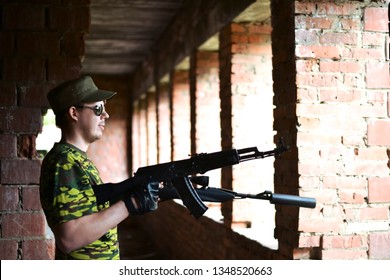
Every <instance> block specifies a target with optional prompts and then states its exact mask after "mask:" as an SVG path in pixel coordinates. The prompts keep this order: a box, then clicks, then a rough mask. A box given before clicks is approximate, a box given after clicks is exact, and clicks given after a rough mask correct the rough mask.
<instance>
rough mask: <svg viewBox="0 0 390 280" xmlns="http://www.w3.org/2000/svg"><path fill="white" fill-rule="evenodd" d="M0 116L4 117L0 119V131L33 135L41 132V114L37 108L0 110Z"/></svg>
mask: <svg viewBox="0 0 390 280" xmlns="http://www.w3.org/2000/svg"><path fill="white" fill-rule="evenodd" d="M0 114H1V115H2V116H4V118H2V119H0V130H3V131H7V132H25V133H33V134H36V133H38V132H41V130H42V114H41V111H40V110H39V109H38V108H37V109H30V108H12V109H0Z"/></svg>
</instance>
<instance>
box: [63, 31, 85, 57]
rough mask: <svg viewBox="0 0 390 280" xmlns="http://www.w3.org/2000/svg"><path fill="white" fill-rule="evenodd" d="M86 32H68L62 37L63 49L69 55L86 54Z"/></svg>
mask: <svg viewBox="0 0 390 280" xmlns="http://www.w3.org/2000/svg"><path fill="white" fill-rule="evenodd" d="M85 36H86V35H85V33H83V32H68V33H66V35H65V36H64V38H63V39H62V51H63V53H64V54H66V55H68V56H84V54H85V39H84V37H85Z"/></svg>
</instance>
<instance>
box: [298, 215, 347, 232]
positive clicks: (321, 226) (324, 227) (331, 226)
mask: <svg viewBox="0 0 390 280" xmlns="http://www.w3.org/2000/svg"><path fill="white" fill-rule="evenodd" d="M341 227H342V222H341V217H340V219H318V220H311V219H300V220H299V226H298V231H303V232H317V233H319V232H322V233H331V232H339V231H340V229H341Z"/></svg>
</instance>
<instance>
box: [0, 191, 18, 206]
mask: <svg viewBox="0 0 390 280" xmlns="http://www.w3.org/2000/svg"><path fill="white" fill-rule="evenodd" d="M18 209H19V188H18V187H12V186H4V185H2V186H0V211H15V210H18Z"/></svg>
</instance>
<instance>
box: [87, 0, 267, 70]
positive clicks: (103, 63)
mask: <svg viewBox="0 0 390 280" xmlns="http://www.w3.org/2000/svg"><path fill="white" fill-rule="evenodd" d="M184 1H186V0H92V1H91V28H90V32H89V34H88V36H87V38H86V42H85V44H86V46H85V48H86V49H85V58H84V61H83V68H82V71H83V73H88V74H109V75H117V74H132V73H133V72H134V71H135V70H136V69H137V67H138V66H139V65H140V64H141V63H142V61H144V60H145V59H147V57H148V56H149V54H150V52H151V51H152V50H153V46H154V45H155V44H156V42H157V41H158V40H159V38H160V36H161V34H162V33H163V31H164V30H165V28H166V27H167V26H168V25H169V24H170V22H171V21H172V19H173V18H174V17H175V15H176V14H177V13H179V12H180V8H181V6H182V4H183V2H184ZM269 3H270V0H257V1H256V2H255V3H254V4H253V5H251V6H250V7H248V9H246V10H245V11H244V12H243V13H242V14H241V15H239V16H238V17H237V18H236V19H235V21H241V22H242V21H263V20H264V19H267V18H269V17H270V8H269V5H270V4H269ZM217 47H218V36H215V37H213V38H210V40H209V41H207V42H206V43H205V44H203V45H202V46H201V48H203V49H216V48H217Z"/></svg>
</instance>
